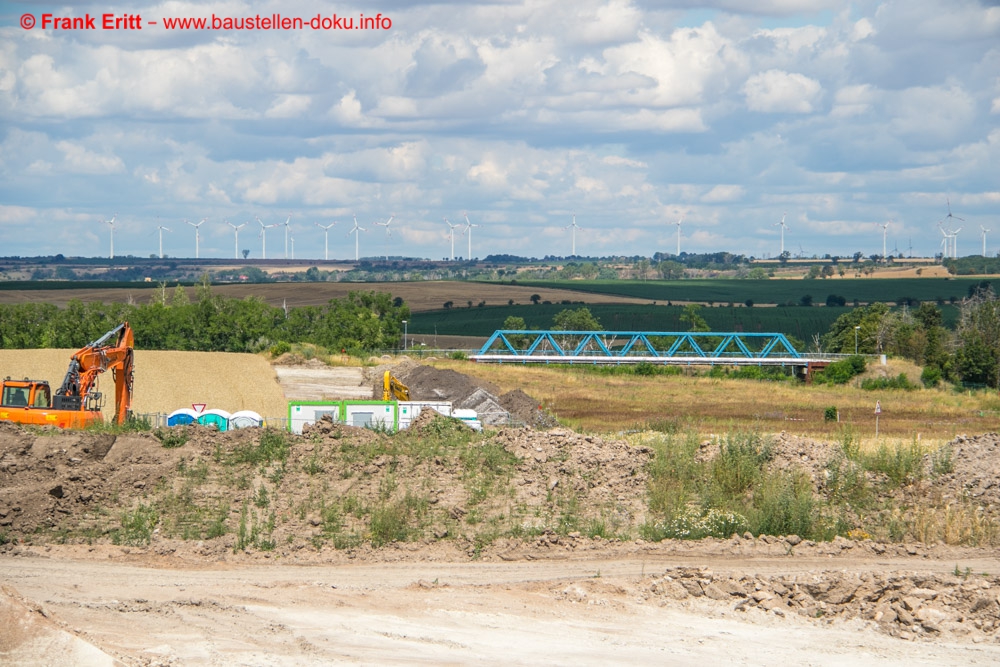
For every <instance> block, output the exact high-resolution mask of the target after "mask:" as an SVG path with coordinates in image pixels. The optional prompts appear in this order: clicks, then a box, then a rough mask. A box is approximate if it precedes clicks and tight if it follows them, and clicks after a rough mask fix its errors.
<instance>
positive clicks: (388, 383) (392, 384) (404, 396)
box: [382, 371, 410, 401]
mask: <svg viewBox="0 0 1000 667" xmlns="http://www.w3.org/2000/svg"><path fill="white" fill-rule="evenodd" d="M393 399H395V400H397V401H408V400H410V388H409V387H407V386H406V385H405V384H403V383H402V382H400V381H399V379H398V378H397V377H395V376H394V375H393V374H392V373H390V372H389V371H386V372H385V375H384V376H383V377H382V400H383V401H391V400H393Z"/></svg>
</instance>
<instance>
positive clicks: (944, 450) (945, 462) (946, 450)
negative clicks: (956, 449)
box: [931, 445, 955, 477]
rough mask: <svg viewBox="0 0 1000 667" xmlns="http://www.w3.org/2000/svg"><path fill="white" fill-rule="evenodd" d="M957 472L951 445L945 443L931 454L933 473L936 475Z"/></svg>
mask: <svg viewBox="0 0 1000 667" xmlns="http://www.w3.org/2000/svg"><path fill="white" fill-rule="evenodd" d="M953 472H955V461H954V460H953V459H952V449H951V445H944V446H942V447H940V448H939V449H937V451H935V452H934V453H933V454H931V474H932V475H934V476H935V477H940V476H941V475H948V474H950V473H953Z"/></svg>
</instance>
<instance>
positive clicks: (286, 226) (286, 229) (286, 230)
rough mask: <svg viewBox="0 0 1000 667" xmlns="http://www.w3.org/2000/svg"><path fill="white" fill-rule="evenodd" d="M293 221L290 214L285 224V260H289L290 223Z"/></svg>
mask: <svg viewBox="0 0 1000 667" xmlns="http://www.w3.org/2000/svg"><path fill="white" fill-rule="evenodd" d="M291 221H292V214H291V213H289V214H288V217H287V218H285V221H284V222H283V223H280V224H283V225H284V226H285V259H288V223H289V222H291Z"/></svg>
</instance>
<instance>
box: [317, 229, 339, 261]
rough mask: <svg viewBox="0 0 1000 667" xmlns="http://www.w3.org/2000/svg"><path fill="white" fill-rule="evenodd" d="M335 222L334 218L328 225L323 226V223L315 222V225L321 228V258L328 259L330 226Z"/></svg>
mask: <svg viewBox="0 0 1000 667" xmlns="http://www.w3.org/2000/svg"><path fill="white" fill-rule="evenodd" d="M335 224H337V221H336V220H334V221H333V222H331V223H330V224H329V225H327V226H326V227H324V226H323V225H321V224H319V223H318V222H317V223H316V226H317V227H319V228H320V229H322V230H323V259H326V260H328V259H330V228H331V227H333V226H334V225H335Z"/></svg>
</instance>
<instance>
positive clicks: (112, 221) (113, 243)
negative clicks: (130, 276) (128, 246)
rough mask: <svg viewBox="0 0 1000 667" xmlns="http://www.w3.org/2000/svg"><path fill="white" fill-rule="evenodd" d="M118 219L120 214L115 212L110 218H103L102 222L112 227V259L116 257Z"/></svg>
mask: <svg viewBox="0 0 1000 667" xmlns="http://www.w3.org/2000/svg"><path fill="white" fill-rule="evenodd" d="M117 219H118V214H117V213H115V214H114V215H113V216H111V219H110V220H101V222H103V223H105V224H107V225H108V226H110V227H111V259H114V258H115V220H117Z"/></svg>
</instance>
